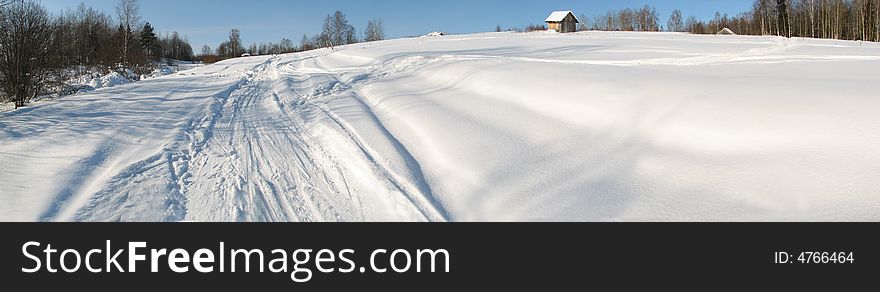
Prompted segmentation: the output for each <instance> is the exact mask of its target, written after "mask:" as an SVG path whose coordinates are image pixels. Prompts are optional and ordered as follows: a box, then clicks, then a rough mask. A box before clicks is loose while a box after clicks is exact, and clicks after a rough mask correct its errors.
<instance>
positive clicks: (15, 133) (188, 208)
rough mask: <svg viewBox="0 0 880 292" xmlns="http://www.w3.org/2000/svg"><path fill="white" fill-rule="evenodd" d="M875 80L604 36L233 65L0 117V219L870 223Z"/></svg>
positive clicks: (768, 48)
mask: <svg viewBox="0 0 880 292" xmlns="http://www.w3.org/2000/svg"><path fill="white" fill-rule="evenodd" d="M878 68H880V46H878V44H874V43H858V42H847V41H833V40H810V39H783V38H776V37H750V36H714V35H687V34H675V33H610V32H587V33H577V34H566V35H553V34H543V33H502V34H499V33H487V34H473V35H457V36H447V37H444V38H429V39H420V38H414V39H399V40H389V41H382V42H375V43H368V44H356V45H349V46H342V47H337V48H335V49H334V50H329V49H321V50H315V51H310V52H304V53H297V54H288V55H280V56H256V57H249V58H239V59H232V60H227V61H223V62H219V63H217V64H213V65H209V66H205V67H201V68H196V69H192V70H190V71H187V74H176V75H168V76H163V77H158V78H155V79H149V80H144V81H141V82H136V83H131V84H126V85H121V86H115V87H112V88H105V89H103V90H99V91H94V92H90V93H86V94H80V95H76V96H73V97H69V98H64V99H60V100H58V101H54V102H46V103H41V104H38V105H36V106H33V107H28V108H23V109H18V110H14V111H9V112H5V113H0V220H3V221H545V220H546V221H877V220H878V219H880V183H877V181H878V180H877V178H878V177H880V130H878V129H880V115H878V114H877V109H878V108H880V95H878V93H880V74H878V73H880V72H878Z"/></svg>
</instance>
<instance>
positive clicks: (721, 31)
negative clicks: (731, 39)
mask: <svg viewBox="0 0 880 292" xmlns="http://www.w3.org/2000/svg"><path fill="white" fill-rule="evenodd" d="M717 34H719V35H736V33H735V32H733V31H732V30H730V29H729V28H726V27H725V28H724V29H722V30H720V31H718V33H717Z"/></svg>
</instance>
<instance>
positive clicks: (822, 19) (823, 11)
mask: <svg viewBox="0 0 880 292" xmlns="http://www.w3.org/2000/svg"><path fill="white" fill-rule="evenodd" d="M678 24H681V23H676V27H677V28H678V27H679V26H677V25H678ZM672 26H673V25H672V24H670V27H672ZM725 27H727V28H730V29H731V30H733V31H734V32H736V33H737V34H744V35H776V36H784V37H812V38H828V39H840V40H859V41H875V42H877V41H880V0H756V1H755V2H754V4H753V5H752V9H751V10H750V11H746V12H742V13H739V14H737V15H736V16H732V17H731V16H728V15H727V14H723V15H722V14H721V13H717V12H716V13H715V18H713V19H712V20H709V21H708V22H704V21H699V20H697V19H696V18H694V17H690V18H688V20H687V21H686V22H685V23H684V24H683V25H682V26H681V27H680V29H678V30H673V31H686V32H691V33H699V34H705V33H715V32H717V31H718V30H720V29H723V28H725Z"/></svg>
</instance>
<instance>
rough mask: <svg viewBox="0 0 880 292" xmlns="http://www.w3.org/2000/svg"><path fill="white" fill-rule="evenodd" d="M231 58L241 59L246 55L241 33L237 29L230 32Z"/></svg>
mask: <svg viewBox="0 0 880 292" xmlns="http://www.w3.org/2000/svg"><path fill="white" fill-rule="evenodd" d="M227 46H228V48H227V49H228V51H227V54H228V56H227V57H229V58H235V57H240V56H241V55H242V54H244V45H243V44H242V42H241V32H240V31H239V30H238V29H237V28H233V29H232V30H231V31H229V40H228V41H227Z"/></svg>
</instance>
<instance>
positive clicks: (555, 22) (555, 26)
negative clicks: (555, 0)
mask: <svg viewBox="0 0 880 292" xmlns="http://www.w3.org/2000/svg"><path fill="white" fill-rule="evenodd" d="M545 21H546V22H547V29H551V30H555V31H557V32H561V33H569V32H576V31H577V24H578V23H580V21H579V20H578V19H577V17H575V16H574V12H571V11H553V13H550V16H549V17H547V20H545Z"/></svg>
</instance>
